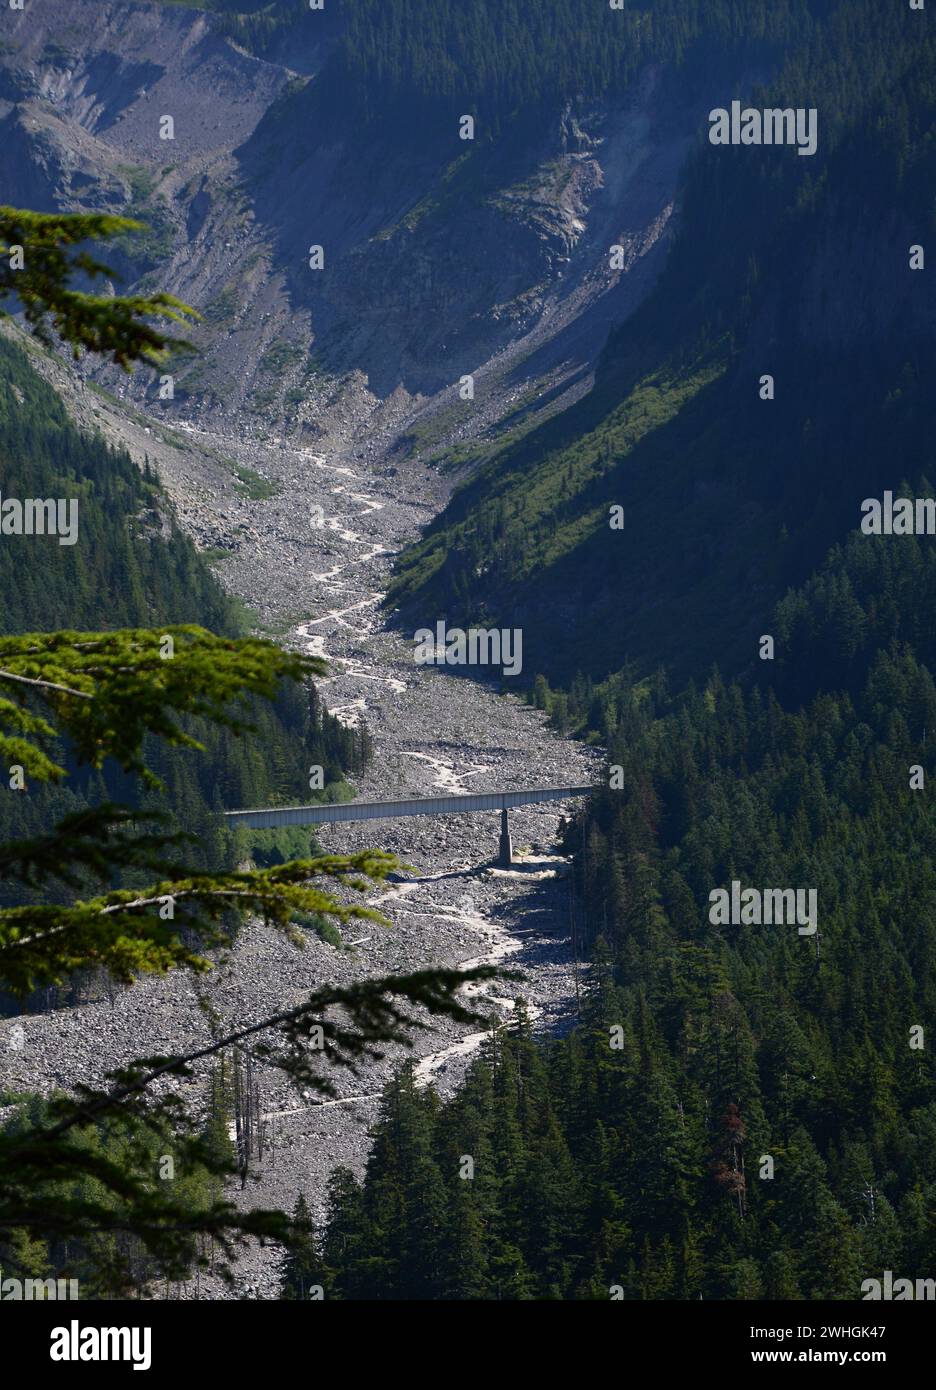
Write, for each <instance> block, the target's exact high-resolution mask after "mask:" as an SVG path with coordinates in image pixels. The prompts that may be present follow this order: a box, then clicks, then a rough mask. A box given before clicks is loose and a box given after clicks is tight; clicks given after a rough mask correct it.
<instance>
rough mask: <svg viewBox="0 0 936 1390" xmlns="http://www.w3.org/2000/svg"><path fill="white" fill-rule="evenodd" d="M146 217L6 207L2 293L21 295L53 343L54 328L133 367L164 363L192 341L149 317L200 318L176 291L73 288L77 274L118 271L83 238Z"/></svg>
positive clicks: (31, 319)
mask: <svg viewBox="0 0 936 1390" xmlns="http://www.w3.org/2000/svg"><path fill="white" fill-rule="evenodd" d="M142 228H143V223H141V222H136V221H134V220H133V219H132V218H128V217H116V216H113V215H111V214H104V213H39V212H30V211H26V210H24V209H22V208H11V207H0V299H3V298H5V297H7V296H15V298H16V299H17V300H18V302H19V304H20V306H21V307H22V310H23V315H24V317H25V319H26V322H27V323H28V324H29V326H30V328H31V329H32V330H33V332H34V333H35V334H36V336H37V337H38V338H39V339H40V340H41V341H42V342H44V343H45V344H46V345H47V346H51V344H52V341H53V333H54V334H55V335H57V336H58V337H59V338H60V339H63V340H64V341H65V342H67V343H70V344H71V347H72V350H73V353H74V355H75V357H78V356H79V355H80V353H81V350H82V349H84V350H85V351H87V352H95V353H101V354H103V355H105V356H107V357H110V358H111V360H112V361H114V362H116V363H117V364H118V365H119V366H121V367H123V368H124V370H125V371H129V370H130V368H131V366H132V364H133V363H135V362H147V363H149V364H150V365H151V366H158V365H159V364H160V363H161V362H163V361H165V360H166V358H167V356H168V355H169V354H170V353H171V352H178V351H182V350H187V349H190V348H191V344H190V343H188V342H186V341H185V340H184V339H174V338H170V337H169V336H167V334H166V333H164V332H163V331H162V330H161V329H159V328H156V327H154V326H153V325H152V324H151V323H147V322H146V320H147V319H152V318H156V319H163V320H167V321H168V322H170V323H184V322H185V321H186V320H193V319H197V318H199V317H200V315H199V314H197V313H196V311H195V310H194V309H191V308H190V307H189V306H188V305H187V304H183V303H182V301H181V300H180V299H176V298H175V296H174V295H171V294H165V293H159V294H155V295H149V296H147V295H114V294H109V295H96V294H89V293H87V292H83V291H81V290H76V289H73V288H71V281H72V280H73V278H74V277H75V276H76V275H85V276H87V277H88V279H89V280H95V279H100V278H102V277H106V278H112V277H113V276H114V271H113V270H112V269H111V268H110V266H108V265H105V264H104V263H103V262H102V261H99V260H97V259H96V258H95V257H94V256H92V255H91V254H90V253H89V252H87V251H74V249H73V248H74V247H75V246H77V245H78V244H79V243H80V242H84V241H102V240H105V239H107V238H109V237H114V236H119V235H120V234H121V233H124V232H136V231H140V230H142Z"/></svg>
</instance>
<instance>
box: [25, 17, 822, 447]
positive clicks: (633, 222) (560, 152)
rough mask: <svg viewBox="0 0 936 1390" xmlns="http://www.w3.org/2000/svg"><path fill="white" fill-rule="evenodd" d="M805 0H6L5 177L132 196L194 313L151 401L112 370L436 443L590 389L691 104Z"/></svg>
mask: <svg viewBox="0 0 936 1390" xmlns="http://www.w3.org/2000/svg"><path fill="white" fill-rule="evenodd" d="M821 8H822V5H821V4H820V3H819V0H816V3H815V4H810V3H807V0H784V3H782V4H780V5H776V4H774V5H767V4H766V3H763V0H758V3H756V4H753V5H752V4H745V3H742V0H718V2H717V3H714V4H701V3H699V0H655V3H651V4H648V5H647V6H645V7H643V8H642V9H641V10H639V11H633V12H632V11H630V10H627V11H612V10H611V9H610V7H600V6H595V5H593V4H592V3H590V0H574V3H572V4H571V5H570V4H568V3H565V0H563V3H559V0H548V3H546V4H544V5H538V6H533V7H531V6H527V5H521V4H514V3H511V4H509V5H507V6H506V8H505V6H504V5H503V4H494V3H493V0H474V3H473V4H471V5H469V6H467V7H466V6H464V5H462V4H456V3H454V0H445V3H441V4H439V3H433V4H431V5H429V4H426V3H425V2H424V0H392V3H383V0H381V3H376V0H345V3H344V4H336V5H329V6H328V7H326V10H324V11H318V12H311V11H310V12H307V13H304V14H303V15H302V17H301V20H300V18H299V17H298V16H297V13H296V9H295V6H293V5H292V4H288V5H286V4H277V3H272V4H266V5H257V4H250V3H246V0H245V3H244V4H243V5H239V6H236V7H235V6H232V5H228V4H227V3H224V4H221V3H216V4H212V5H210V6H206V7H199V8H197V9H189V8H187V7H185V6H182V5H145V4H123V5H119V6H104V7H103V9H102V7H101V6H100V5H98V4H96V3H93V0H77V3H69V4H66V3H65V0H35V3H34V4H33V5H31V7H30V14H29V18H28V21H27V20H26V19H25V18H24V17H23V15H18V16H17V15H16V14H11V15H10V16H9V17H7V18H6V20H5V21H4V23H5V26H6V28H5V31H4V48H3V52H2V55H0V120H2V121H3V123H4V125H5V126H6V128H7V131H8V135H10V136H11V137H15V143H16V145H17V148H18V153H17V155H16V156H15V157H14V156H13V155H12V154H11V153H10V147H11V145H12V144H13V143H14V141H13V140H12V139H10V140H7V141H5V142H4V149H5V151H6V153H5V154H2V153H0V179H2V182H3V187H4V190H5V193H4V196H5V197H6V198H7V199H8V201H10V202H14V203H15V202H21V203H28V204H31V205H33V206H39V207H48V206H60V207H65V208H77V207H80V206H84V205H85V203H86V202H87V203H89V204H93V205H95V206H98V207H106V208H108V209H112V210H115V211H116V210H120V211H129V212H131V213H134V214H137V215H139V216H140V217H141V219H143V220H144V221H146V222H147V223H148V224H149V228H150V230H149V231H148V232H147V233H146V234H145V235H144V236H142V237H139V238H129V237H128V238H127V239H126V240H125V242H124V244H123V245H122V246H121V248H120V252H119V255H118V257H117V258H116V260H115V268H116V269H117V270H118V271H119V272H120V274H121V275H122V277H123V278H124V279H125V280H126V282H127V283H128V284H129V285H131V286H132V285H141V286H142V287H143V288H148V287H151V286H153V285H155V284H156V283H157V281H158V283H159V284H160V286H161V287H163V288H166V289H169V290H171V291H173V292H174V293H176V294H178V295H179V296H180V297H181V298H183V299H184V300H186V301H187V302H189V303H192V304H193V305H194V306H195V307H196V308H198V309H200V310H201V311H202V312H203V314H204V316H205V317H204V323H203V324H202V325H201V327H200V328H199V329H198V330H196V334H195V338H196V341H197V343H198V345H199V347H200V348H202V349H203V353H202V355H201V356H200V357H199V358H198V359H197V360H196V359H190V360H189V361H187V362H183V363H180V365H179V369H178V371H177V373H176V375H177V382H176V387H177V392H176V398H175V401H174V402H173V403H171V405H170V403H167V402H164V401H161V400H159V399H158V398H157V396H156V390H157V385H158V383H157V382H156V380H155V378H154V377H152V376H151V375H149V374H141V375H140V377H139V378H138V379H137V380H136V381H135V382H134V383H133V385H132V387H131V388H130V390H131V392H132V394H134V395H136V396H137V397H145V398H146V400H147V401H148V402H149V403H151V404H152V405H153V406H154V408H156V409H158V410H160V411H161V412H163V413H170V412H171V411H173V410H174V411H178V410H182V411H184V412H186V413H189V414H190V413H192V412H193V411H197V412H198V413H199V414H200V415H202V416H204V417H205V418H207V419H214V420H218V419H221V418H225V417H226V418H230V416H231V415H232V413H234V414H237V415H239V416H240V427H241V428H246V429H247V430H248V431H252V432H254V433H256V434H257V435H267V434H268V433H269V431H270V428H271V425H273V422H274V421H275V422H276V424H275V426H273V427H274V428H277V429H279V430H280V431H282V430H284V429H285V430H287V431H289V432H290V434H292V435H293V437H295V438H297V439H300V440H301V439H305V440H307V441H308V440H316V441H319V440H321V441H323V442H324V444H325V446H326V447H329V446H331V445H332V444H337V445H339V446H340V445H342V444H343V443H346V442H347V440H348V439H349V437H350V436H351V435H352V434H353V433H354V432H355V431H358V432H359V430H360V427H361V425H362V424H364V423H365V422H366V423H367V425H368V428H369V431H370V434H371V438H372V439H373V441H374V443H375V445H376V443H377V442H378V441H379V442H382V443H384V444H389V443H391V442H392V441H393V440H394V438H395V437H396V436H397V435H398V434H399V432H400V431H401V429H405V428H408V427H410V426H412V432H411V435H410V438H409V439H408V441H407V443H406V447H408V448H428V449H432V448H433V447H434V446H435V445H436V444H437V443H438V442H440V441H444V440H448V441H453V440H459V439H470V438H472V437H473V436H475V435H477V434H478V433H479V432H480V431H482V430H484V429H486V428H488V427H490V426H492V425H494V424H496V422H497V421H498V420H499V419H500V418H501V417H503V416H504V415H508V414H516V413H518V412H519V413H520V414H524V415H526V414H530V413H531V412H532V413H536V412H543V413H546V414H548V413H550V412H552V411H553V410H554V409H555V408H556V407H557V406H558V405H559V404H560V403H562V402H565V403H568V402H569V401H570V400H574V399H575V398H576V397H577V396H578V395H580V394H581V393H582V391H583V390H585V389H586V388H587V385H588V384H589V381H590V372H591V368H592V366H593V364H594V361H595V358H596V356H597V354H598V352H599V351H600V349H601V347H602V345H603V343H604V340H605V338H606V336H607V333H608V330H609V328H610V327H611V326H612V325H613V324H614V323H616V322H619V321H620V320H621V319H622V318H624V317H626V316H627V315H628V314H629V313H630V312H631V310H632V309H633V308H634V307H635V306H636V305H637V304H638V303H639V302H640V300H641V298H642V297H643V296H644V295H645V294H646V292H647V290H648V289H649V287H650V286H651V284H652V283H653V279H654V277H655V275H656V273H657V272H658V270H659V268H660V266H661V264H662V257H663V253H664V250H665V247H666V245H667V244H668V241H669V237H670V232H671V227H672V223H673V217H672V214H673V205H674V192H675V187H676V180H677V171H678V169H679V167H680V165H681V163H682V160H683V158H684V155H685V152H686V149H687V147H688V145H689V143H690V141H691V139H692V138H693V135H694V132H695V131H696V130H697V129H698V124H699V121H700V120H701V119H704V115H705V113H706V112H707V111H708V109H709V108H710V106H711V105H712V104H713V102H714V101H716V100H717V99H721V96H722V95H723V94H724V92H725V91H728V90H733V89H734V87H735V86H737V85H739V84H740V85H746V84H748V83H749V82H750V80H751V79H752V78H754V77H757V76H758V75H761V76H763V75H766V74H767V73H769V71H770V70H771V69H772V67H773V66H774V64H775V62H776V59H777V55H778V54H779V52H780V51H781V48H782V45H783V43H784V42H786V41H787V40H788V37H789V35H790V33H792V32H794V31H795V32H799V31H800V30H802V29H803V28H804V27H806V28H808V27H809V24H810V23H811V12H812V10H813V9H821ZM245 45H247V47H245ZM248 49H249V50H250V51H248ZM258 55H262V56H258ZM445 55H450V56H449V57H446V56H445ZM465 115H470V116H472V118H473V119H474V120H475V122H476V127H475V130H474V138H473V139H470V140H466V139H462V138H461V136H462V135H463V134H464V133H465V130H464V127H463V124H462V117H463V116H465ZM166 116H171V117H172V120H173V122H174V127H173V131H172V136H173V138H172V139H163V138H161V136H162V134H164V133H165V131H164V129H163V126H162V122H163V118H164V117H166ZM24 151H25V158H24V157H23V152H24ZM316 246H320V247H321V248H322V250H323V254H324V267H323V268H322V269H321V270H315V269H311V268H310V265H309V261H310V248H312V247H316ZM612 247H619V248H620V251H619V252H618V253H617V256H616V257H615V258H614V259H613V261H612V255H611V248H612ZM466 374H471V375H472V376H473V377H474V379H475V380H474V398H473V400H470V401H466V400H464V399H463V398H462V385H463V384H462V378H463V377H464V376H465V375H466ZM113 380H115V381H116V378H114V379H113ZM121 389H122V390H123V389H126V388H125V386H124V384H123V383H121Z"/></svg>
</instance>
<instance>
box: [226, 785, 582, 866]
mask: <svg viewBox="0 0 936 1390" xmlns="http://www.w3.org/2000/svg"><path fill="white" fill-rule="evenodd" d="M595 790H596V788H595V787H527V788H524V789H521V790H518V791H510V792H468V793H464V794H458V795H455V796H418V797H414V798H412V799H411V800H408V801H341V802H335V803H332V804H315V805H310V806H274V807H272V808H271V809H270V810H257V811H225V813H224V815H225V818H226V819H227V821H228V824H229V825H230V826H232V827H235V826H238V825H247V826H250V827H251V829H261V828H269V827H271V826H279V825H334V824H335V823H336V822H339V821H361V820H396V819H398V818H400V817H403V816H458V815H471V814H473V813H474V812H476V811H500V813H501V832H500V862H501V864H504V865H508V864H510V863H511V862H512V860H513V846H512V844H511V840H510V823H509V821H508V817H507V813H508V811H509V810H510V809H511V808H512V807H514V806H532V805H535V804H537V803H538V802H541V801H567V800H569V798H570V797H573V796H591V794H592V792H593V791H595Z"/></svg>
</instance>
